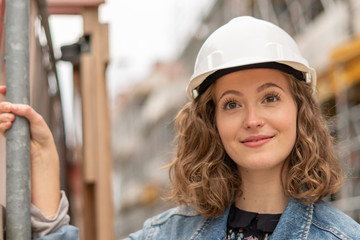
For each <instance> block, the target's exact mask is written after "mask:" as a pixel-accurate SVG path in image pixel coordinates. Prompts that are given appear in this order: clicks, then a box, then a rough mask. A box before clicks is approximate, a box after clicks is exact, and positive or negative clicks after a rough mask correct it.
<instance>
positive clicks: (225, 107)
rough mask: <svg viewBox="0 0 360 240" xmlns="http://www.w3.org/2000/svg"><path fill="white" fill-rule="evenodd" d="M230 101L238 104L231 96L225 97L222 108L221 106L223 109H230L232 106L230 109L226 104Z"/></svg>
mask: <svg viewBox="0 0 360 240" xmlns="http://www.w3.org/2000/svg"><path fill="white" fill-rule="evenodd" d="M230 103H235V104H238V105H240V104H239V103H237V101H236V100H235V99H233V98H227V99H225V101H224V102H223V104H222V108H223V109H224V110H231V109H232V108H231V109H229V108H227V106H228V105H229V104H230Z"/></svg>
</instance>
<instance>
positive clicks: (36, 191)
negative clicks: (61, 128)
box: [0, 85, 60, 218]
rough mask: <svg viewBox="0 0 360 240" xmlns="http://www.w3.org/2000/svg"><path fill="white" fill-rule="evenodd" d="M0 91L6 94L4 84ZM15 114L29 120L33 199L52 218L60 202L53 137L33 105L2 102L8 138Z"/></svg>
mask: <svg viewBox="0 0 360 240" xmlns="http://www.w3.org/2000/svg"><path fill="white" fill-rule="evenodd" d="M0 94H2V95H4V96H5V95H6V87H5V86H1V85H0ZM15 114H16V115H19V116H23V117H25V118H27V119H28V120H29V122H30V133H31V144H30V151H31V202H32V203H33V204H34V205H35V206H36V207H38V208H39V209H40V211H41V212H42V213H43V214H44V215H45V216H47V217H50V218H51V217H52V216H54V215H55V214H56V212H57V209H58V205H59V202H60V179H59V174H60V173H59V156H58V153H57V151H56V146H55V143H54V139H53V136H52V134H51V131H50V129H49V127H48V126H47V124H46V122H45V121H44V119H43V118H42V117H41V115H40V114H38V113H37V112H36V111H35V110H34V109H33V108H31V107H30V106H28V105H24V104H13V103H10V102H0V133H1V134H2V135H3V136H5V137H6V131H7V130H8V129H9V128H10V127H11V125H12V122H13V121H14V120H15Z"/></svg>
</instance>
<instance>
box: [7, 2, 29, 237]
mask: <svg viewBox="0 0 360 240" xmlns="http://www.w3.org/2000/svg"><path fill="white" fill-rule="evenodd" d="M6 85H7V90H6V98H7V101H10V102H14V103H24V104H29V101H30V97H29V95H30V94H29V0H6ZM6 212H7V214H6V239H11V240H25V239H26V240H28V239H31V224H30V131H29V123H28V121H27V120H26V119H25V118H22V117H16V120H15V121H14V123H13V125H12V127H11V128H10V129H9V130H8V131H7V133H6Z"/></svg>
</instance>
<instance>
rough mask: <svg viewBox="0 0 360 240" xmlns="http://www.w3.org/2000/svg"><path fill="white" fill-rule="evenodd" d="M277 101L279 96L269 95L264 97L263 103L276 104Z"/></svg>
mask: <svg viewBox="0 0 360 240" xmlns="http://www.w3.org/2000/svg"><path fill="white" fill-rule="evenodd" d="M278 100H279V96H276V95H270V96H267V97H265V99H264V103H270V102H276V101H278Z"/></svg>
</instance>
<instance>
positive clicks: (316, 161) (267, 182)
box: [0, 17, 360, 239]
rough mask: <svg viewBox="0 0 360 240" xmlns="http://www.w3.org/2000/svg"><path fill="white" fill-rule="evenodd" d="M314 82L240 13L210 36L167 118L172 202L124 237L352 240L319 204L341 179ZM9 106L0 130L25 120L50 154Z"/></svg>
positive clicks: (352, 233) (279, 41)
mask: <svg viewBox="0 0 360 240" xmlns="http://www.w3.org/2000/svg"><path fill="white" fill-rule="evenodd" d="M315 83H316V74H315V71H314V70H313V69H312V68H310V67H309V65H308V63H307V62H306V60H305V59H303V58H302V56H301V54H300V52H299V50H298V48H297V46H296V44H295V42H294V40H293V39H292V38H291V37H290V36H289V35H288V34H286V33H285V32H284V31H283V30H281V29H280V28H278V27H276V26H274V25H273V24H270V23H268V22H265V21H262V20H257V19H254V18H251V17H239V18H235V19H233V20H232V21H230V22H229V23H228V24H226V25H224V26H223V27H221V28H220V29H218V30H217V31H215V32H214V33H213V34H212V35H211V36H210V37H209V38H208V39H207V40H206V42H205V43H204V45H203V47H202V48H201V49H200V52H199V54H198V57H197V61H196V64H195V73H194V75H193V77H192V78H191V80H190V83H189V85H188V88H187V91H188V95H189V98H190V102H189V103H188V104H186V105H185V106H184V108H183V109H182V110H181V111H180V112H179V114H178V116H177V118H176V128H177V140H178V149H177V156H176V158H175V159H174V161H173V162H172V163H171V164H170V165H169V168H170V180H171V182H172V185H173V188H172V192H171V194H170V197H169V199H173V200H177V201H178V202H179V205H180V206H179V207H177V208H174V209H171V210H169V211H167V212H164V213H162V214H160V215H158V216H156V217H154V218H151V219H149V220H147V221H146V222H145V224H144V228H143V229H142V230H140V231H138V232H136V233H134V234H131V235H130V236H129V239H360V227H359V224H357V223H356V222H355V221H354V220H352V219H351V218H350V217H348V216H346V215H345V214H344V213H342V212H340V211H339V210H336V209H335V208H333V207H331V206H330V205H329V204H326V203H325V202H323V201H322V200H321V199H323V198H324V197H326V196H328V195H329V194H332V193H335V192H336V191H337V190H338V189H339V188H340V186H341V183H342V173H341V167H340V163H339V161H338V159H337V158H336V156H335V153H334V149H333V147H332V143H331V138H330V136H329V133H328V132H327V129H326V127H325V125H324V123H323V120H322V117H321V114H320V110H319V108H318V106H317V104H316V102H315V100H314V97H313V89H314V86H315ZM1 89H4V88H0V92H1V91H2V92H4V90H1ZM3 105H8V108H5V107H4V106H3ZM16 106H18V105H14V104H10V103H1V104H0V112H2V114H1V115H0V131H1V132H2V133H5V131H6V129H8V128H9V127H10V125H11V121H12V120H13V118H14V117H13V115H12V114H9V112H14V113H16V114H19V115H23V116H26V117H28V118H29V120H30V123H31V131H32V137H33V140H32V141H40V142H42V141H41V140H44V143H43V144H40V146H43V147H41V148H40V150H41V151H42V152H44V153H46V152H49V149H50V150H51V149H53V147H51V146H53V142H52V140H51V137H50V133H49V132H48V130H46V131H43V130H44V129H47V128H46V125H45V123H43V122H42V121H40V120H39V119H38V118H39V116H38V115H37V114H36V113H35V112H34V111H33V110H32V109H31V108H29V107H27V106H21V107H19V106H18V107H19V108H22V107H23V108H24V109H27V110H26V111H28V114H26V113H25V112H21V111H19V109H16V108H14V107H16ZM35 116H36V117H35ZM38 132H44V134H43V135H41V134H39V135H40V136H39V135H37V134H36V133H38ZM34 145H38V144H34ZM32 152H33V148H32ZM50 155H51V156H53V157H52V158H56V157H57V154H56V152H54V151H53V150H51V154H50ZM32 161H33V162H34V159H33V160H32ZM33 178H37V177H36V176H33ZM56 192H59V189H58V187H57V185H56ZM33 194H35V193H33ZM38 194H40V193H38ZM55 195H56V194H54V195H53V196H51V197H50V196H49V198H48V201H46V203H47V202H54V200H55V199H56V198H55ZM57 196H58V195H57ZM62 199H64V195H63V196H62ZM58 201H59V200H55V203H56V202H58ZM46 203H45V205H46ZM34 204H35V205H36V203H34ZM55 205H56V204H55ZM37 207H38V208H39V209H40V211H47V210H45V209H47V208H46V207H44V206H37ZM43 209H44V210H43ZM54 211H58V212H62V211H59V210H56V208H53V207H51V211H49V214H50V215H51V214H52V213H53V212H54ZM57 219H58V217H57V216H55V220H56V221H57ZM60 225H61V224H60ZM68 228H70V227H69V226H66V225H65V226H62V227H61V228H60V230H61V229H68ZM58 231H59V230H58ZM53 236H54V233H50V234H48V235H47V236H44V237H43V238H41V239H55V238H54V237H53ZM67 239H73V238H67Z"/></svg>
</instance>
